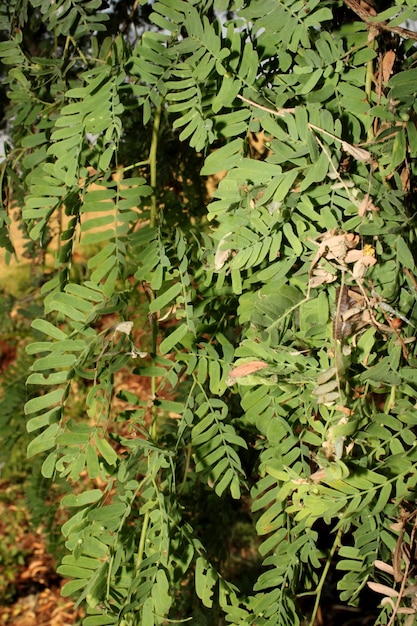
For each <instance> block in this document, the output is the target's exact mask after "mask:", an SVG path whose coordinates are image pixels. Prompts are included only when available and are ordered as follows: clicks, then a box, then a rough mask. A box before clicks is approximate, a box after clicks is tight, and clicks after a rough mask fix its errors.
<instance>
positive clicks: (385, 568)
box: [374, 559, 394, 576]
mask: <svg viewBox="0 0 417 626" xmlns="http://www.w3.org/2000/svg"><path fill="white" fill-rule="evenodd" d="M374 565H375V567H377V568H378V569H380V570H381V571H382V572H386V573H387V574H391V576H394V568H393V567H392V565H389V564H388V563H384V561H380V560H379V559H377V560H376V561H375V562H374Z"/></svg>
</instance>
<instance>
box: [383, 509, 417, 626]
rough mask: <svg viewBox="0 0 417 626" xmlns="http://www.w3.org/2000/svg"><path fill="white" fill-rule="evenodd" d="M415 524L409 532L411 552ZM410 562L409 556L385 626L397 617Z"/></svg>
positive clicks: (416, 522)
mask: <svg viewBox="0 0 417 626" xmlns="http://www.w3.org/2000/svg"><path fill="white" fill-rule="evenodd" d="M416 524H417V521H415V522H414V526H413V530H412V531H411V536H410V548H411V550H412V549H413V545H414V536H415V534H416ZM411 562H412V558H411V555H410V558H408V559H407V560H406V565H405V572H404V576H403V579H402V582H401V588H400V591H399V592H398V597H397V602H396V604H395V607H394V611H393V613H392V615H391V617H390V620H389V622H388V624H387V626H392V625H393V623H394V620H395V618H396V616H397V613H398V609H399V608H400V602H401V600H402V598H403V596H404V590H405V586H406V584H407V582H408V572H409V570H410V564H411Z"/></svg>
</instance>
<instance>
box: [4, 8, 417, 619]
mask: <svg viewBox="0 0 417 626" xmlns="http://www.w3.org/2000/svg"><path fill="white" fill-rule="evenodd" d="M414 5H415V2H413V1H412V0H410V1H407V2H400V1H397V2H395V3H394V2H388V3H384V4H383V6H382V4H381V6H378V3H375V6H371V5H369V4H366V3H364V2H361V3H359V2H356V1H354V0H346V2H344V3H343V2H341V1H339V2H331V1H322V2H318V1H317V0H306V1H303V2H299V1H298V0H281V1H278V0H265V1H264V2H261V3H260V2H257V1H256V0H247V1H244V0H236V1H235V2H227V1H225V0H217V1H216V0H213V1H208V0H205V1H204V2H203V1H201V2H199V1H198V0H195V1H193V2H184V1H183V0H160V1H159V2H156V3H153V4H148V3H146V2H142V3H138V2H135V3H134V5H133V6H132V7H131V9H132V10H131V11H130V10H128V9H130V7H129V5H127V4H125V3H119V4H118V3H114V4H112V5H111V6H110V10H109V11H106V10H105V9H104V5H103V3H102V1H101V0H89V1H88V2H81V1H79V0H71V1H70V0H57V1H56V2H55V3H50V2H49V0H48V1H45V0H31V1H30V2H29V1H28V0H14V1H13V2H9V3H7V6H6V5H5V4H4V3H3V5H2V13H1V22H0V27H1V29H2V31H3V33H4V36H3V42H2V43H0V55H1V59H2V62H3V64H4V67H5V74H4V82H5V83H6V84H7V90H8V92H7V93H8V98H9V105H8V108H7V110H6V119H7V121H8V124H9V127H10V135H11V147H10V149H9V151H8V154H7V158H6V159H5V161H4V162H3V166H2V172H3V197H4V198H5V199H6V200H8V201H9V202H12V201H13V200H15V201H16V202H21V203H22V218H21V225H22V228H23V229H24V231H25V233H26V234H27V242H28V249H29V250H30V251H31V254H35V253H36V252H42V251H43V250H44V249H45V248H46V247H47V246H48V244H49V242H50V241H51V238H52V237H53V235H54V234H56V233H55V231H54V229H56V228H57V226H56V224H58V230H59V232H58V235H59V241H60V244H59V248H58V251H57V253H56V264H55V267H54V268H53V270H52V271H50V272H45V275H44V277H43V278H44V284H43V286H42V290H41V294H42V298H43V304H44V315H43V316H42V317H40V318H37V319H35V320H34V321H33V322H32V329H33V342H32V343H31V344H30V345H29V346H28V352H29V354H31V355H34V360H33V364H32V366H31V372H30V374H29V376H28V379H27V386H28V387H29V388H30V389H35V390H36V391H35V393H34V394H33V397H31V398H30V399H29V400H28V401H27V403H26V406H25V413H26V416H27V429H28V431H29V432H30V433H32V439H31V442H30V444H29V446H28V455H29V457H30V458H32V457H35V456H36V455H41V456H42V459H43V461H42V469H41V473H42V476H43V477H44V478H46V479H48V480H50V481H55V480H57V478H58V477H61V478H64V479H65V480H67V481H68V482H69V483H71V484H73V485H74V493H71V494H69V495H66V496H65V497H64V499H63V506H65V507H67V508H68V509H69V510H71V511H72V513H71V515H70V516H69V518H68V520H67V521H66V522H65V524H64V525H63V527H62V532H63V535H64V537H65V540H66V548H67V551H68V553H67V555H66V556H64V558H63V560H62V564H61V566H60V568H59V571H60V573H61V574H63V575H64V576H68V577H70V578H72V580H71V581H70V582H68V583H67V584H66V586H65V587H64V593H65V594H66V595H70V594H75V595H76V596H77V598H78V602H83V603H85V605H86V607H87V610H88V616H87V617H86V619H85V620H84V624H85V625H86V626H94V625H98V624H123V625H128V624H144V625H145V626H148V625H151V624H162V623H165V620H166V619H167V617H169V618H170V619H171V620H174V621H175V620H180V619H184V618H191V619H192V623H193V624H214V623H220V620H221V619H224V620H225V621H226V622H227V623H231V624H239V625H243V624H248V625H249V624H256V625H259V626H261V625H267V624H268V626H273V625H274V624H276V625H279V626H284V625H286V624H288V625H291V626H292V625H294V624H299V623H300V620H301V619H302V615H303V612H304V611H307V612H309V614H310V619H311V624H312V623H313V621H314V619H315V616H316V614H317V610H318V607H319V605H320V601H321V594H322V591H323V586H324V585H325V582H326V578H327V577H328V575H329V571H333V575H334V572H336V574H338V582H337V586H338V591H339V594H340V598H341V600H342V601H343V602H348V603H352V604H355V603H356V604H357V603H358V601H359V596H360V593H361V590H362V589H364V588H365V587H366V586H367V585H368V587H370V588H371V589H372V590H373V591H375V592H376V593H377V594H380V597H382V598H383V602H382V604H381V609H380V615H379V617H378V619H379V622H378V623H380V624H390V625H391V624H392V623H393V622H394V620H395V619H396V620H398V623H403V624H406V625H410V624H411V623H413V620H414V618H415V603H414V599H413V597H414V596H413V594H414V591H413V589H414V587H413V585H414V584H415V578H414V572H413V569H412V564H411V557H410V556H409V555H410V554H413V553H414V549H415V486H416V482H417V472H416V465H415V464H416V461H417V449H416V446H415V432H416V425H417V418H416V412H415V397H416V392H417V374H416V372H417V370H416V355H415V337H414V336H413V332H414V324H415V323H416V319H417V316H416V306H415V300H416V290H417V285H416V280H415V276H414V274H415V255H414V249H413V248H414V245H415V232H416V224H415V199H414V192H415V174H416V172H415V168H416V159H415V157H416V155H417V131H416V108H415V94H416V91H417V87H416V85H417V83H416V80H415V79H416V70H415V68H414V63H415V40H416V38H417V37H416V35H415V34H414V33H413V32H412V31H410V30H407V29H406V28H404V27H403V26H401V24H403V23H404V22H405V21H406V20H413V19H415V18H416V10H415V8H414ZM126 7H127V8H126ZM115 9H120V10H121V9H123V10H121V13H122V14H123V16H124V18H123V22H122V23H121V24H120V25H119V27H118V29H117V27H116V28H115V31H114V35H113V36H112V37H106V36H105V33H106V24H107V23H108V22H109V20H111V21H112V24H113V25H115V24H116V22H117V20H115ZM382 9H383V11H382ZM136 11H143V12H144V14H143V15H144V20H143V22H142V23H137V24H136V26H135V27H134V28H133V27H130V25H131V24H132V23H133V22H132V20H133V17H134V16H135V15H136ZM379 11H381V12H379ZM34 23H36V24H37V25H38V27H39V28H40V29H41V31H42V32H43V33H44V42H45V47H44V48H42V46H41V45H39V44H37V45H36V49H35V51H33V45H32V46H31V45H29V43H30V42H32V44H33V37H32V35H31V28H32V25H33V24H34ZM45 50H48V52H49V54H48V55H46V54H45ZM6 70H7V72H6ZM221 172H223V173H225V175H224V176H223V178H221V180H220V183H219V185H218V187H217V188H216V190H215V192H214V199H213V200H212V201H211V202H209V204H208V205H207V207H205V206H204V203H205V201H206V191H205V186H204V185H203V184H202V182H204V180H205V179H204V177H210V176H214V175H218V174H219V173H221ZM56 216H59V220H58V222H57V221H56V219H54V218H56ZM2 225H3V235H2V243H3V245H4V246H5V248H6V250H7V252H8V254H9V255H12V254H13V241H12V240H11V239H10V237H9V230H8V225H9V216H8V204H7V203H6V202H5V203H4V204H3V209H2ZM79 233H80V235H79ZM79 236H80V237H81V242H82V243H83V244H85V245H89V246H90V248H91V247H93V248H94V251H93V253H92V254H91V256H90V257H89V258H88V263H87V267H86V268H84V269H83V271H81V272H80V271H77V272H76V271H74V267H76V258H75V257H74V248H75V245H76V242H77V239H78V237H79ZM138 294H139V295H138ZM138 302H140V303H141V306H142V308H146V314H147V315H148V319H149V324H150V327H149V337H150V338H149V340H148V341H147V343H145V344H144V345H135V342H134V339H135V336H136V335H135V329H137V327H138V325H143V315H142V316H140V319H139V318H138V317H137V315H136V310H137V307H138ZM108 320H111V326H109V322H108ZM144 341H145V342H146V340H144ZM127 368H128V369H129V368H130V369H131V370H133V374H134V375H135V376H137V377H146V378H148V379H150V381H151V382H150V385H151V393H150V398H149V399H143V398H141V397H138V396H137V394H135V393H133V392H131V391H129V390H127V391H120V392H119V393H118V396H119V398H118V400H117V402H118V403H116V398H115V388H116V387H115V377H116V376H117V375H118V373H119V372H123V371H126V369H127ZM79 385H84V387H85V388H87V391H88V393H87V395H86V405H85V414H84V415H83V416H82V418H81V419H73V416H72V413H71V410H72V399H73V389H74V388H76V386H79ZM120 402H123V403H124V405H123V410H120ZM85 474H87V475H88V478H89V480H90V481H91V482H90V483H89V484H88V486H87V487H85V484H86V483H85V479H84V478H82V477H83V476H84V475H85ZM243 511H244V512H245V515H246V516H247V518H248V519H249V520H250V527H251V529H252V532H254V533H256V537H257V539H258V540H259V558H260V559H261V560H262V569H261V572H260V574H259V576H256V575H255V571H253V574H254V581H253V584H251V588H250V589H249V590H242V588H241V587H240V586H239V584H238V581H236V580H235V579H234V577H233V573H231V572H229V571H227V567H226V566H225V559H224V554H223V552H224V550H225V548H226V551H227V545H228V544H227V538H228V537H229V536H230V533H231V532H232V531H233V528H234V527H235V526H236V524H237V523H238V521H239V520H240V519H241V518H242V512H243ZM325 535H326V536H327V537H330V538H331V541H330V543H329V542H324V543H323V539H322V538H323V536H325ZM407 555H408V556H407ZM250 565H251V566H253V570H255V567H254V565H256V566H257V565H258V563H257V562H256V563H255V564H254V563H251V564H250ZM182 589H186V590H187V592H188V593H187V594H186V595H185V598H184V594H182V593H181V590H182ZM194 593H195V596H193V594H194ZM306 597H307V598H310V600H311V602H310V603H308V602H307V603H305V602H304V600H305V598H306ZM401 620H402V621H401Z"/></svg>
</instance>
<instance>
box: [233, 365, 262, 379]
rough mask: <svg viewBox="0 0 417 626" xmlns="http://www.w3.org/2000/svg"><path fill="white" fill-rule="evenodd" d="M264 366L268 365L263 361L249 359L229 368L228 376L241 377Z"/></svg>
mask: <svg viewBox="0 0 417 626" xmlns="http://www.w3.org/2000/svg"><path fill="white" fill-rule="evenodd" d="M266 367H269V365H268V363H265V361H249V362H248V363H242V365H238V366H237V367H234V368H233V369H232V370H230V372H229V378H232V379H236V378H243V376H249V374H254V373H255V372H258V371H259V370H263V369H265V368H266Z"/></svg>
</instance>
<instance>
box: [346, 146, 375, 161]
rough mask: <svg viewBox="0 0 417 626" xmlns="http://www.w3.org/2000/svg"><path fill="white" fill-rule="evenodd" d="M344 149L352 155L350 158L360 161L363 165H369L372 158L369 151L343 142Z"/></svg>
mask: <svg viewBox="0 0 417 626" xmlns="http://www.w3.org/2000/svg"><path fill="white" fill-rule="evenodd" d="M342 148H343V150H344V151H345V152H347V153H348V154H350V156H353V158H354V159H356V161H360V162H361V163H369V162H370V160H371V158H372V157H371V153H370V152H368V150H364V149H363V148H357V147H356V146H352V144H350V143H348V142H347V141H342Z"/></svg>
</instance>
